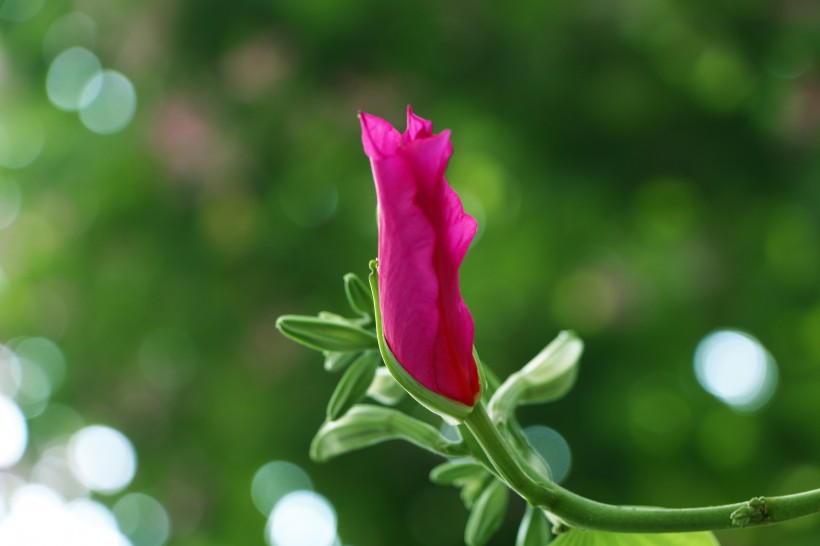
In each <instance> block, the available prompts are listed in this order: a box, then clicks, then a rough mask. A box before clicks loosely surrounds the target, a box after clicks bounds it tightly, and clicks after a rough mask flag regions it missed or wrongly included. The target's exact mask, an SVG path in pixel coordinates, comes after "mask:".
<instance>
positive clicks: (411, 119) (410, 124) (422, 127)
mask: <svg viewBox="0 0 820 546" xmlns="http://www.w3.org/2000/svg"><path fill="white" fill-rule="evenodd" d="M432 134H433V122H432V121H427V120H426V119H423V118H420V117H418V116H417V115H416V114H414V113H413V109H412V108H410V105H407V131H405V133H404V138H405V139H406V140H415V139H417V138H426V137H429V136H432Z"/></svg>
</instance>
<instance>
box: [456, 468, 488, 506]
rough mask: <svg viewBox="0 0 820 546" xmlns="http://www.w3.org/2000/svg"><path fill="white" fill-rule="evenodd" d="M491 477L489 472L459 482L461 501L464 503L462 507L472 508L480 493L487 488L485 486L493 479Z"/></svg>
mask: <svg viewBox="0 0 820 546" xmlns="http://www.w3.org/2000/svg"><path fill="white" fill-rule="evenodd" d="M494 479H495V478H493V477H492V476H491V475H490V473H489V472H488V473H486V474H483V475H478V476H476V477H475V478H473V479H471V480H465V481H464V482H462V484H461V492H460V496H461V502H463V503H464V507H465V508H466V509H467V510H472V509H473V506H475V503H476V502H477V501H478V499H479V497H481V494H482V493H483V492H484V490H485V489H487V486H488V485H490V482H491V481H493V480H494Z"/></svg>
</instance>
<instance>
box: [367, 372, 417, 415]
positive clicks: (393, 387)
mask: <svg viewBox="0 0 820 546" xmlns="http://www.w3.org/2000/svg"><path fill="white" fill-rule="evenodd" d="M406 394H407V393H406V392H405V390H404V389H403V388H401V385H399V384H398V383H397V382H396V380H395V379H394V378H393V374H391V373H390V370H388V369H387V368H385V367H384V366H381V367H380V368H378V369H377V370H376V377H374V378H373V383H371V384H370V388H369V389H367V396H369V397H370V398H372V399H373V400H375V401H376V402H379V403H381V404H384V405H386V406H395V405H396V404H398V403H399V402H401V401H402V400H403V399H404V396H405V395H406Z"/></svg>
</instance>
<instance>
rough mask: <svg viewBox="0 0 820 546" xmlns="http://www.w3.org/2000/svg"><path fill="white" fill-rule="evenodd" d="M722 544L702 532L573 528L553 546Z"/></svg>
mask: <svg viewBox="0 0 820 546" xmlns="http://www.w3.org/2000/svg"><path fill="white" fill-rule="evenodd" d="M636 544H640V545H644V544H651V545H652V546H720V544H719V543H718V541H717V539H716V538H715V535H713V534H712V533H708V532H701V533H663V534H647V533H641V534H632V533H608V532H604V531H582V530H580V529H573V530H571V531H569V532H568V533H564V534H563V535H560V536H559V537H558V538H557V539H555V541H553V542H552V546H635V545H636Z"/></svg>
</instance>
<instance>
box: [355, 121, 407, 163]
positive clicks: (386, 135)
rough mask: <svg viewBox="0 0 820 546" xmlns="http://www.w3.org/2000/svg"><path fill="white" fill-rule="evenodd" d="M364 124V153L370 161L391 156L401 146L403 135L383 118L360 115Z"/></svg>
mask: <svg viewBox="0 0 820 546" xmlns="http://www.w3.org/2000/svg"><path fill="white" fill-rule="evenodd" d="M359 120H360V121H361V124H362V144H364V153H365V154H367V157H369V158H370V159H378V158H380V157H384V156H389V155H392V154H395V153H396V150H398V149H399V146H401V134H400V133H399V132H398V131H396V130H395V129H394V128H393V126H392V125H390V124H389V123H388V122H386V121H385V120H383V119H382V118H379V117H376V116H371V115H370V114H366V113H364V112H360V113H359Z"/></svg>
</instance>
